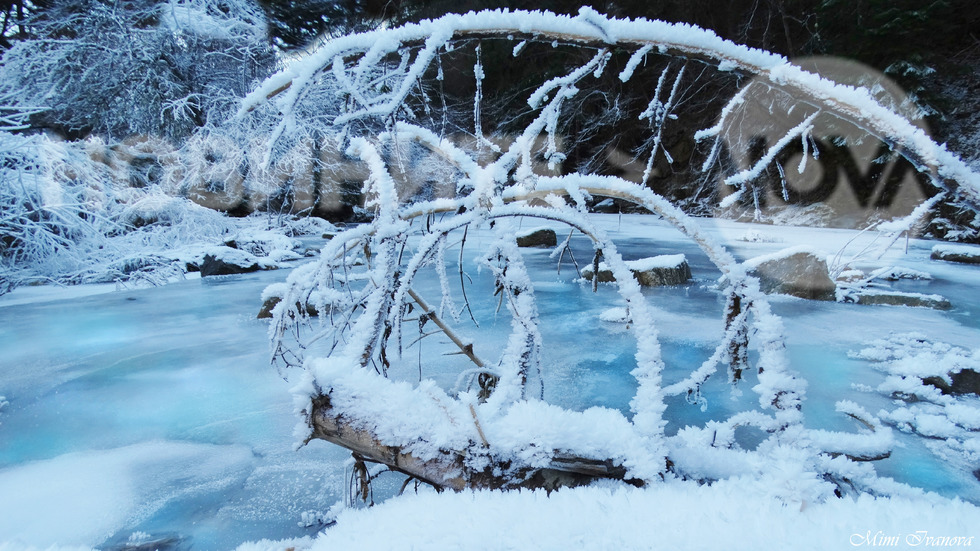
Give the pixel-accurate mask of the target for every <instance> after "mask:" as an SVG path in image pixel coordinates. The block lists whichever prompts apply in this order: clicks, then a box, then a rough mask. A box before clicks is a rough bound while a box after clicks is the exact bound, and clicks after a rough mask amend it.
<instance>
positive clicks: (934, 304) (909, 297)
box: [841, 288, 953, 310]
mask: <svg viewBox="0 0 980 551" xmlns="http://www.w3.org/2000/svg"><path fill="white" fill-rule="evenodd" d="M842 299H843V300H842V301H841V302H855V303H857V304H873V305H888V306H913V307H919V308H933V309H936V310H949V309H950V308H952V307H953V306H952V305H951V304H950V302H949V300H948V299H947V298H946V297H944V296H941V295H924V294H921V293H903V292H900V291H893V290H891V289H874V288H864V289H849V290H847V291H846V292H845V293H842Z"/></svg>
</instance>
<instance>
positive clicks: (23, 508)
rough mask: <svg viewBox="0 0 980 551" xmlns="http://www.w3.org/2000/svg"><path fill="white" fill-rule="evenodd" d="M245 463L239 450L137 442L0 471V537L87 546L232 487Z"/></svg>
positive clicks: (245, 451) (245, 452) (244, 452)
mask: <svg viewBox="0 0 980 551" xmlns="http://www.w3.org/2000/svg"><path fill="white" fill-rule="evenodd" d="M251 460H252V454H251V451H250V450H249V449H248V448H246V447H244V446H234V445H231V446H217V445H213V444H190V443H175V442H145V443H140V444H134V445H132V446H126V447H122V448H115V449H109V450H101V451H94V450H93V451H86V452H77V453H68V454H64V455H61V456H58V457H56V458H53V459H48V460H43V461H34V462H29V463H26V464H24V465H22V466H18V467H13V468H7V469H4V470H2V471H0V495H3V496H5V498H4V501H5V503H4V506H3V508H4V514H3V515H0V534H3V537H4V539H6V540H7V541H12V542H29V543H30V544H31V545H38V546H52V545H91V544H92V543H93V542H96V543H97V542H101V541H103V540H105V539H106V538H108V537H110V536H112V535H113V534H114V533H115V532H116V531H117V530H118V527H119V526H121V525H125V524H131V523H138V522H139V521H140V520H142V519H144V518H146V517H148V516H150V515H152V514H153V513H155V512H156V511H157V510H159V509H161V508H163V507H165V506H166V505H167V504H168V502H171V501H172V500H175V499H177V498H180V497H182V496H186V495H188V494H193V493H194V492H221V491H222V490H224V489H226V488H227V487H229V486H231V485H233V484H240V483H241V482H242V481H243V480H244V478H245V474H246V468H247V467H248V465H249V464H250V463H251ZM178 484H179V489H177V490H175V489H174V487H175V486H177V485H178Z"/></svg>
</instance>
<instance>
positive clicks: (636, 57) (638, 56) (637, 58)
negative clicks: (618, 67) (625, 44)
mask: <svg viewBox="0 0 980 551" xmlns="http://www.w3.org/2000/svg"><path fill="white" fill-rule="evenodd" d="M651 50H653V46H652V45H650V44H647V45H646V46H643V47H642V48H640V49H639V50H637V51H635V52H633V55H632V56H630V60H629V62H627V63H626V67H624V68H623V70H622V72H620V73H619V80H621V81H623V82H628V81H629V79H630V77H632V76H633V71H635V70H636V68H637V67H639V65H640V63H642V62H643V60H644V59H645V58H646V55H647V54H648V53H650V51H651Z"/></svg>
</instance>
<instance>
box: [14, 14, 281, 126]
mask: <svg viewBox="0 0 980 551" xmlns="http://www.w3.org/2000/svg"><path fill="white" fill-rule="evenodd" d="M30 27H31V34H32V36H31V38H29V39H25V40H20V41H18V42H16V43H15V44H14V45H13V46H12V47H11V48H10V49H9V50H7V51H6V52H5V53H4V55H3V59H2V64H0V93H4V94H9V96H10V97H11V99H12V100H14V101H16V103H17V105H20V106H26V107H31V108H38V109H42V112H41V113H38V114H36V115H35V117H34V118H33V119H32V124H33V125H34V126H35V127H42V128H48V129H52V130H55V131H57V132H60V133H62V134H64V135H66V136H70V137H84V136H86V135H89V134H91V133H94V134H97V135H100V136H103V137H111V138H114V139H116V140H122V139H125V138H129V137H132V136H135V135H150V136H155V137H158V138H165V139H169V140H171V141H174V142H175V143H179V142H180V141H182V140H183V139H184V138H186V137H187V136H188V135H189V134H190V133H191V131H192V130H193V129H195V128H197V127H200V126H202V125H204V124H205V123H206V122H207V120H208V117H212V116H214V117H221V116H222V114H223V113H224V112H225V110H227V109H228V108H229V107H231V106H232V105H233V104H234V103H235V102H236V101H237V100H238V98H240V97H241V96H242V94H243V93H244V92H245V90H247V88H248V87H249V86H250V85H251V84H252V82H253V80H255V79H258V78H262V77H264V76H265V75H266V74H268V71H269V69H270V68H271V67H272V65H273V63H274V58H273V55H272V47H271V45H270V44H269V43H268V40H267V39H266V36H265V29H266V27H265V18H264V16H263V14H262V10H261V9H260V8H259V7H258V6H257V5H255V4H254V3H252V2H250V1H248V0H232V1H221V2H216V1H213V0H171V1H163V2H161V1H157V0H138V1H133V2H124V3H117V2H104V1H102V0H85V1H83V2H53V3H51V4H50V5H47V6H45V7H44V8H43V9H39V10H37V12H36V13H35V14H34V16H33V17H32V18H31V20H30Z"/></svg>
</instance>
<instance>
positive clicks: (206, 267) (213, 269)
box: [200, 254, 259, 277]
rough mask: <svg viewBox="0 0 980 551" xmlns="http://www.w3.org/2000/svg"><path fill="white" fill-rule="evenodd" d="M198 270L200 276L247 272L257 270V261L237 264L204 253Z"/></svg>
mask: <svg viewBox="0 0 980 551" xmlns="http://www.w3.org/2000/svg"><path fill="white" fill-rule="evenodd" d="M200 270H201V277H210V276H220V275H231V274H247V273H250V272H257V271H259V264H258V262H253V263H252V264H247V265H246V264H238V263H235V262H228V261H226V260H222V259H220V258H217V257H215V256H214V255H210V254H206V255H204V261H203V262H201V266H200Z"/></svg>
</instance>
